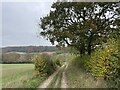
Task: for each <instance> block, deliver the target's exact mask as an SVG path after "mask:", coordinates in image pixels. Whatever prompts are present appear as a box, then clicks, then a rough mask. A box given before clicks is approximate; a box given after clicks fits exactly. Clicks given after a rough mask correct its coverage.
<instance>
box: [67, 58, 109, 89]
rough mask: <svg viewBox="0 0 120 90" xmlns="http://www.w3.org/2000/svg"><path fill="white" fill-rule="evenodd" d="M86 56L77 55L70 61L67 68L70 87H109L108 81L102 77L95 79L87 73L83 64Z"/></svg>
mask: <svg viewBox="0 0 120 90" xmlns="http://www.w3.org/2000/svg"><path fill="white" fill-rule="evenodd" d="M84 59H85V58H80V57H77V58H75V59H73V60H71V61H70V63H69V65H68V68H67V70H66V77H67V80H68V81H67V82H68V87H69V88H108V86H107V83H106V81H104V80H103V79H102V78H99V79H95V78H94V77H93V76H92V75H90V74H89V73H87V72H86V71H85V70H84V68H83V65H82V62H83V61H82V60H84Z"/></svg>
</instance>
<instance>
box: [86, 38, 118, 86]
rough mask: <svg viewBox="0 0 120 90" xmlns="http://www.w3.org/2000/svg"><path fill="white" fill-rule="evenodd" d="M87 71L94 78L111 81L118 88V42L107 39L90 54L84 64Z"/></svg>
mask: <svg viewBox="0 0 120 90" xmlns="http://www.w3.org/2000/svg"><path fill="white" fill-rule="evenodd" d="M85 64H86V65H85V66H86V68H87V70H88V71H89V72H90V73H91V74H92V75H93V76H95V77H103V78H104V79H105V80H106V79H107V80H112V81H114V82H115V83H116V86H117V87H118V86H119V85H120V57H119V49H118V40H115V39H109V40H108V41H107V43H103V45H102V47H99V48H98V49H96V50H95V52H93V53H92V54H91V58H90V59H89V60H88V61H87V62H86V63H85Z"/></svg>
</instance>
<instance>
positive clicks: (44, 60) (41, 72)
mask: <svg viewBox="0 0 120 90" xmlns="http://www.w3.org/2000/svg"><path fill="white" fill-rule="evenodd" d="M33 61H34V64H35V70H36V71H37V74H36V75H37V76H49V75H51V74H52V73H53V72H54V71H55V69H56V65H55V63H54V62H53V61H52V59H51V56H50V55H48V54H45V53H44V54H41V55H37V56H35V57H34V58H33Z"/></svg>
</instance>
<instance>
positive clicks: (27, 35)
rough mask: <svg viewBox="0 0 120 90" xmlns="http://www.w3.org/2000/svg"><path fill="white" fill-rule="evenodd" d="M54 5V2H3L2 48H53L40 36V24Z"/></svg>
mask: <svg viewBox="0 0 120 90" xmlns="http://www.w3.org/2000/svg"><path fill="white" fill-rule="evenodd" d="M52 3H53V1H49V2H47V1H44V2H43V1H41V2H28V1H27V2H15V1H13V2H7V1H6V2H2V24H0V25H2V44H0V47H6V46H31V45H32V46H51V45H52V44H51V43H50V42H49V41H47V40H45V39H44V38H43V37H41V36H40V35H39V33H40V31H41V28H40V27H39V25H38V24H39V22H40V18H41V17H44V16H46V15H47V14H48V13H49V11H50V9H51V5H52ZM0 7H1V4H0ZM0 21H1V20H0ZM0 28H1V26H0Z"/></svg>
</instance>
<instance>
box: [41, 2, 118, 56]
mask: <svg viewBox="0 0 120 90" xmlns="http://www.w3.org/2000/svg"><path fill="white" fill-rule="evenodd" d="M51 8H52V9H51V10H50V13H49V14H48V15H46V16H45V17H43V18H41V19H40V20H41V23H40V27H41V28H42V29H43V30H42V31H41V32H40V35H42V36H44V37H45V38H46V39H48V40H50V42H51V43H52V44H54V43H55V42H57V44H58V46H66V45H67V46H71V47H74V48H75V49H77V50H78V51H79V52H80V53H81V54H85V52H87V53H88V54H91V51H92V50H94V49H95V48H96V46H98V45H100V44H101V41H104V42H105V41H106V38H109V37H116V36H118V35H119V34H120V3H118V2H56V3H53V4H52V6H51Z"/></svg>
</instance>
